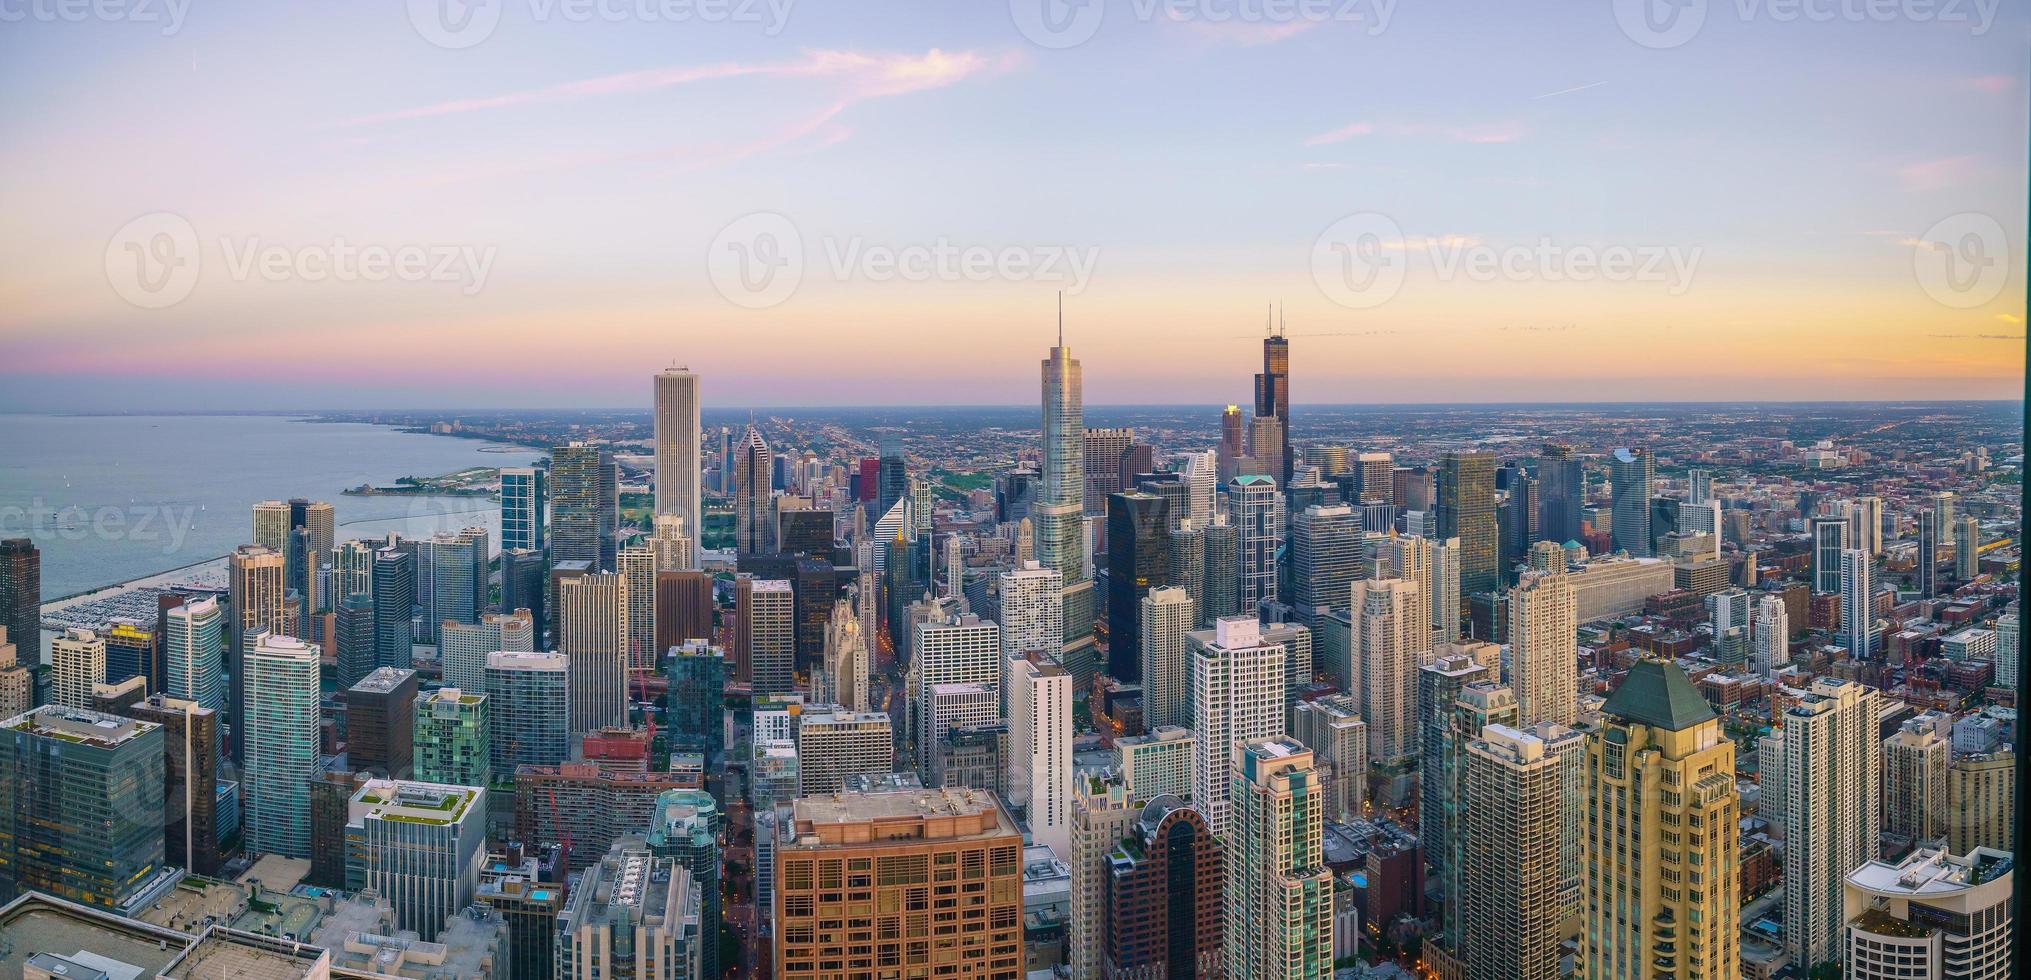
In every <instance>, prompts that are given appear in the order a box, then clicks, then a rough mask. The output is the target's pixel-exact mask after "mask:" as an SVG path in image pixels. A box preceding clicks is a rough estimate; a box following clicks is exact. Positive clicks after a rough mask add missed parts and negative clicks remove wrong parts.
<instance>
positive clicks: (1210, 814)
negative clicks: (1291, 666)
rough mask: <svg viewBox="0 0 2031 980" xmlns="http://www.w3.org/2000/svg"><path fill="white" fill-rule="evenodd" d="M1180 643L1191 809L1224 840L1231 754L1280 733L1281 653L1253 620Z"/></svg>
mask: <svg viewBox="0 0 2031 980" xmlns="http://www.w3.org/2000/svg"><path fill="white" fill-rule="evenodd" d="M1185 642H1186V646H1187V648H1188V650H1189V651H1190V656H1191V661H1192V664H1191V675H1190V676H1191V681H1190V684H1189V686H1188V689H1187V692H1186V698H1187V700H1188V701H1189V702H1190V710H1191V716H1192V723H1191V725H1190V726H1189V727H1190V728H1191V729H1192V731H1193V733H1194V734H1196V735H1197V736H1198V740H1197V741H1196V742H1195V743H1194V745H1193V757H1192V802H1193V805H1194V806H1197V807H1198V808H1199V810H1200V812H1201V813H1203V814H1205V816H1206V822H1207V823H1208V824H1209V825H1210V826H1211V827H1212V828H1213V833H1215V834H1224V833H1225V832H1226V828H1227V814H1228V798H1229V794H1230V793H1231V792H1232V785H1231V783H1232V782H1233V776H1234V754H1235V749H1236V747H1237V746H1240V745H1242V744H1244V743H1247V742H1253V741H1257V740H1259V739H1265V738H1272V737H1275V736H1278V735H1282V734H1283V732H1284V710H1283V700H1284V699H1283V695H1284V660H1285V654H1284V649H1283V647H1282V646H1280V645H1278V644H1275V643H1265V642H1263V639H1262V626H1261V624H1260V623H1258V622H1257V621H1256V618H1255V616H1254V615H1252V614H1251V615H1245V616H1225V617H1222V618H1220V619H1219V620H1216V621H1215V622H1214V624H1213V628H1212V629H1210V630H1196V631H1194V632H1191V633H1188V634H1186V639H1185Z"/></svg>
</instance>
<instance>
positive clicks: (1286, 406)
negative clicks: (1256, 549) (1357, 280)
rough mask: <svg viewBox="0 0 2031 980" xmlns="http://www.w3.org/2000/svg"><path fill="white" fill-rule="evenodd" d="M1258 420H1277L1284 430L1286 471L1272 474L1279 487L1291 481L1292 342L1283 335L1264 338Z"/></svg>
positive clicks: (1257, 378)
mask: <svg viewBox="0 0 2031 980" xmlns="http://www.w3.org/2000/svg"><path fill="white" fill-rule="evenodd" d="M1255 417H1256V418H1265V417H1274V418H1275V419H1276V420H1277V421H1278V422H1280V423H1282V427H1283V445H1284V451H1283V472H1281V473H1272V474H1270V475H1271V476H1274V477H1276V482H1277V485H1278V486H1289V485H1290V481H1291V460H1292V457H1293V456H1295V455H1296V454H1295V453H1293V452H1291V450H1290V447H1291V445H1292V441H1291V342H1290V341H1289V340H1288V339H1286V338H1285V337H1283V336H1282V335H1281V334H1272V335H1270V336H1268V337H1264V338H1263V339H1262V373H1261V374H1258V375H1256V376H1255Z"/></svg>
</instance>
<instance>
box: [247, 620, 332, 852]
mask: <svg viewBox="0 0 2031 980" xmlns="http://www.w3.org/2000/svg"><path fill="white" fill-rule="evenodd" d="M318 660H319V654H318V648H317V647H316V646H313V645H311V644H307V643H304V642H303V641H302V640H299V639H296V638H295V637H292V636H282V635H279V634H275V633H267V632H263V633H257V634H254V635H253V636H250V637H249V638H248V644H247V650H246V654H245V656H244V658H243V662H244V663H245V665H246V672H247V680H246V688H245V689H246V697H247V700H246V706H247V714H245V715H242V716H241V717H242V718H244V719H245V721H244V722H243V727H245V728H246V738H245V746H246V748H245V761H244V762H243V764H242V765H241V767H240V820H241V839H242V840H243V841H244V842H245V845H246V849H247V850H249V851H252V852H254V853H257V854H279V855H282V856H283V857H294V858H307V857H310V814H309V812H308V811H307V810H306V809H305V808H304V806H303V799H304V793H305V792H306V787H308V786H309V785H310V778H311V777H312V776H313V775H315V774H316V773H317V770H318V751H317V748H318V727H319V723H320V721H321V720H322V718H323V711H322V706H321V699H320V698H319V697H318V671H319V663H318Z"/></svg>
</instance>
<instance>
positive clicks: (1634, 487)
mask: <svg viewBox="0 0 2031 980" xmlns="http://www.w3.org/2000/svg"><path fill="white" fill-rule="evenodd" d="M1652 480H1653V470H1652V468H1651V459H1650V450H1648V449H1642V448H1636V449H1617V450H1615V453H1614V455H1612V456H1610V457H1608V489H1609V490H1610V491H1611V492H1612V494H1613V502H1614V522H1613V528H1612V530H1613V534H1614V543H1615V550H1617V551H1626V552H1628V553H1630V554H1631V555H1634V556H1636V557H1639V558H1647V557H1649V556H1650V552H1651V527H1650V497H1651V487H1652Z"/></svg>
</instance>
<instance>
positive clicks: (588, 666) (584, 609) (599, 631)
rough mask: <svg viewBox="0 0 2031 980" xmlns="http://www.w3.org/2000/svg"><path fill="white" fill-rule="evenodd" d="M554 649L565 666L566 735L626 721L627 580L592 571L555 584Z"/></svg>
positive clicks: (623, 577)
mask: <svg viewBox="0 0 2031 980" xmlns="http://www.w3.org/2000/svg"><path fill="white" fill-rule="evenodd" d="M557 652H559V653H562V654H564V655H565V657H566V658H567V659H568V660H569V662H570V665H571V678H570V690H571V734H572V735H574V736H578V735H583V734H585V733H586V732H590V731H596V730H598V729H601V728H606V727H609V726H617V725H626V724H627V723H628V677H627V667H628V581H627V578H626V577H625V576H622V575H618V574H614V573H609V572H595V573H592V574H588V575H577V576H572V577H570V578H565V579H562V580H560V581H559V582H558V583H557Z"/></svg>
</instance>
